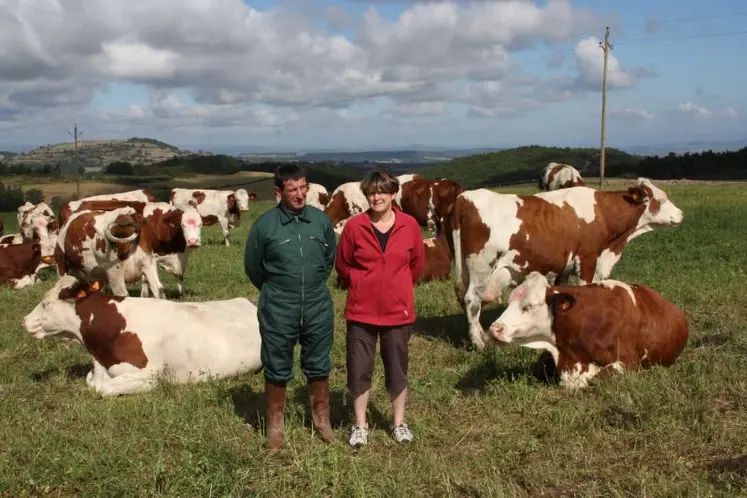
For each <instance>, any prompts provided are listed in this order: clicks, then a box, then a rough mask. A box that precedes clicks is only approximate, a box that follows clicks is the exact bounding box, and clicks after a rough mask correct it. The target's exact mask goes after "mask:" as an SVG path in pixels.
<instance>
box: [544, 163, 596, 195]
mask: <svg viewBox="0 0 747 498" xmlns="http://www.w3.org/2000/svg"><path fill="white" fill-rule="evenodd" d="M583 186H585V183H584V179H583V178H582V177H581V173H579V172H578V170H577V169H576V168H574V167H573V166H571V165H570V164H563V163H550V164H548V165H547V166H545V169H544V170H542V175H541V176H540V180H539V188H540V190H545V191H548V192H549V191H550V190H558V189H561V188H570V187H583Z"/></svg>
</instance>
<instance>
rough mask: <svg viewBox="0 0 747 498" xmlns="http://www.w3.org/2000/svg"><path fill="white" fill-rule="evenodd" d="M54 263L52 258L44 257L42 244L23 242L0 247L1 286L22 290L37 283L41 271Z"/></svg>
mask: <svg viewBox="0 0 747 498" xmlns="http://www.w3.org/2000/svg"><path fill="white" fill-rule="evenodd" d="M53 263H54V260H53V259H52V257H51V256H42V249H41V244H39V243H38V242H22V243H20V244H12V245H7V246H5V247H0V285H8V286H10V287H11V288H13V289H22V288H24V287H28V286H30V285H34V284H35V283H36V276H37V274H38V273H39V270H41V269H42V268H46V267H47V266H50V265H51V264H53Z"/></svg>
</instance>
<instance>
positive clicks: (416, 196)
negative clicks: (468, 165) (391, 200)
mask: <svg viewBox="0 0 747 498" xmlns="http://www.w3.org/2000/svg"><path fill="white" fill-rule="evenodd" d="M462 192H464V187H463V186H462V185H460V184H459V183H457V182H455V181H454V180H449V179H447V178H442V179H441V180H429V179H425V178H420V179H413V180H410V181H409V182H407V183H405V184H404V185H402V186H401V187H400V190H399V192H398V193H397V196H395V201H397V203H398V204H399V206H400V207H401V208H402V211H404V212H405V213H407V214H409V215H410V216H412V217H413V218H415V219H416V220H417V221H418V223H419V224H420V226H424V227H427V228H428V230H430V232H431V233H435V234H438V233H439V232H440V231H441V229H442V226H443V225H442V224H443V219H444V217H445V216H447V215H448V214H449V213H450V212H451V210H452V209H453V207H454V203H455V202H456V199H457V196H458V195H459V194H461V193H462ZM397 197H399V199H397Z"/></svg>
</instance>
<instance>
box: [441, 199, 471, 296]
mask: <svg viewBox="0 0 747 498" xmlns="http://www.w3.org/2000/svg"><path fill="white" fill-rule="evenodd" d="M461 206H462V196H461V194H460V195H458V196H457V198H456V202H454V206H453V207H452V208H451V210H450V212H449V213H448V214H447V215H446V216H445V219H444V221H445V223H444V225H445V227H444V228H445V230H444V231H445V233H446V243H447V244H448V245H449V251H450V252H451V254H452V255H453V256H454V290H455V291H456V294H457V298H458V299H459V302H460V303H461V302H462V297H463V296H464V293H465V291H466V289H464V279H463V278H462V271H463V266H462V237H461V231H462V230H461V228H462V222H461V214H462V213H461V212H462V209H461Z"/></svg>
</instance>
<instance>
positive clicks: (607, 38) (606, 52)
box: [599, 26, 612, 190]
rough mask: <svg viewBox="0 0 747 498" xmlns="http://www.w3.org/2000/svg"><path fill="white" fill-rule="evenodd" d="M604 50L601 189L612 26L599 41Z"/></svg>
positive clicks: (600, 183) (600, 160) (600, 164)
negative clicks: (608, 60)
mask: <svg viewBox="0 0 747 498" xmlns="http://www.w3.org/2000/svg"><path fill="white" fill-rule="evenodd" d="M599 46H600V47H601V48H602V50H603V51H604V69H603V70H602V140H601V146H600V147H599V190H602V189H603V188H604V140H605V131H606V130H605V118H606V115H607V57H608V56H609V53H610V49H611V48H612V45H610V27H609V26H607V29H605V31H604V42H599Z"/></svg>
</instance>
